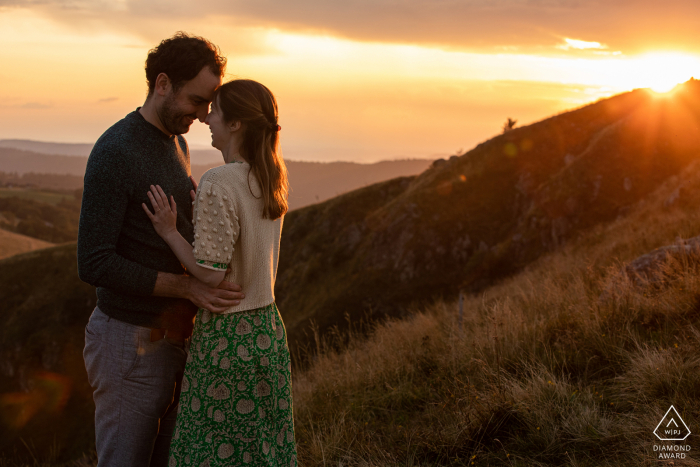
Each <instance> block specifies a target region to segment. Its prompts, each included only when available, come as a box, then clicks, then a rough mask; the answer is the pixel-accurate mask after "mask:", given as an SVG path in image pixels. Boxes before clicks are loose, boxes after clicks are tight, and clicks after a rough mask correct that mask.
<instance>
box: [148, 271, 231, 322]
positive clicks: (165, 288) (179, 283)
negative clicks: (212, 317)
mask: <svg viewBox="0 0 700 467" xmlns="http://www.w3.org/2000/svg"><path fill="white" fill-rule="evenodd" d="M153 295H157V296H159V297H178V298H186V299H188V300H189V301H191V302H192V303H194V304H195V305H197V306H198V307H199V308H205V309H207V310H209V311H211V312H212V313H221V312H223V311H226V310H227V309H228V308H230V307H232V306H236V305H238V304H239V303H241V300H242V299H243V298H245V295H244V294H243V293H242V292H241V286H239V285H237V284H234V283H233V282H227V281H223V282H222V283H221V284H219V286H218V287H216V288H213V287H209V286H208V285H206V284H204V283H202V282H200V281H199V280H197V278H196V277H191V276H181V275H178V274H170V273H167V272H159V273H158V278H157V279H156V284H155V287H154V289H153Z"/></svg>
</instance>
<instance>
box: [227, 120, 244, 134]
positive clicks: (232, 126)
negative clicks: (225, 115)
mask: <svg viewBox="0 0 700 467" xmlns="http://www.w3.org/2000/svg"><path fill="white" fill-rule="evenodd" d="M241 126H242V124H241V121H240V120H234V121H233V122H231V123H229V124H228V128H229V131H230V132H231V133H234V132H236V131H238V130H240V129H241Z"/></svg>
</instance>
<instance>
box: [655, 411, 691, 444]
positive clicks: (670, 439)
mask: <svg viewBox="0 0 700 467" xmlns="http://www.w3.org/2000/svg"><path fill="white" fill-rule="evenodd" d="M671 410H673V413H674V414H675V415H676V417H678V420H680V421H681V423H682V424H683V427H684V428H685V429H686V431H687V433H686V434H685V436H684V437H682V438H662V437H661V436H659V434H658V433H657V432H656V430H658V429H659V427H660V426H661V424H662V423H663V422H664V420H666V416H667V415H668V414H669V412H671ZM671 420H674V421H675V417H673V418H672V419H671ZM669 423H671V422H669ZM654 434H655V435H656V437H657V438H659V440H660V441H685V439H686V438H687V437H688V436H690V428H688V425H686V424H685V421H684V420H683V418H682V417H681V416H680V414H679V413H678V411H677V410H676V408H675V407H674V406H671V407H669V408H668V410H667V411H666V413H665V414H664V416H663V417H661V421H660V422H659V424H658V425H656V428H654Z"/></svg>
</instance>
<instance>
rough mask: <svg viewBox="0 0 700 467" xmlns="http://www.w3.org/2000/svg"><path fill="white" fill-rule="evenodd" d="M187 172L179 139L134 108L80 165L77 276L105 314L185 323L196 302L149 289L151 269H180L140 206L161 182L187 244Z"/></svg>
mask: <svg viewBox="0 0 700 467" xmlns="http://www.w3.org/2000/svg"><path fill="white" fill-rule="evenodd" d="M189 175H190V156H189V151H188V148H187V143H186V141H185V139H184V138H183V137H182V136H167V135H165V134H164V133H163V132H162V131H160V130H159V129H158V128H156V127H155V126H154V125H152V124H150V123H148V122H147V121H146V120H145V119H144V118H143V116H142V115H141V114H140V113H139V112H138V109H137V110H136V111H134V112H131V113H130V114H128V115H127V116H126V117H124V119H122V120H120V121H119V122H117V123H116V124H114V125H113V126H112V127H111V128H110V129H108V130H107V131H105V132H104V134H103V135H102V136H101V137H100V139H98V140H97V143H95V147H94V148H93V149H92V152H91V153H90V158H89V159H88V163H87V169H86V170H85V182H84V191H83V203H82V207H81V210H80V227H79V231H78V274H79V275H80V279H81V280H83V281H84V282H87V283H88V284H92V285H94V286H96V287H97V306H98V307H99V308H100V310H102V311H104V312H105V313H106V314H107V315H109V316H111V317H112V318H114V319H118V320H120V321H125V322H127V323H131V324H135V325H139V326H146V327H151V328H163V327H169V328H170V327H174V326H177V327H180V326H188V325H189V324H190V323H191V322H192V318H193V317H194V314H195V313H196V311H197V308H196V306H194V305H193V304H192V303H191V302H190V301H189V300H184V299H178V298H167V297H156V296H153V295H151V294H152V293H153V289H154V286H155V283H156V277H157V275H158V271H163V272H169V273H173V274H184V269H183V267H182V265H181V264H180V261H179V260H178V259H177V256H175V254H174V253H173V252H172V251H171V250H170V247H169V246H168V245H167V243H165V241H164V240H163V239H161V238H160V237H159V236H158V234H157V233H156V231H155V229H154V228H153V225H152V224H151V221H150V220H149V219H148V217H147V216H146V213H145V212H144V211H143V208H142V207H141V203H146V205H147V206H148V207H149V208H151V203H150V201H149V199H148V196H147V194H146V193H147V192H148V191H149V187H150V186H151V185H154V186H155V185H160V186H161V187H162V188H163V191H164V192H165V194H166V195H168V197H170V195H173V196H174V197H175V202H176V203H177V230H178V231H179V232H180V233H181V234H182V236H183V237H184V238H185V239H186V240H187V241H188V242H190V243H192V242H193V241H194V230H193V227H192V200H191V198H190V190H191V189H192V183H191V182H190V180H189ZM151 210H152V208H151Z"/></svg>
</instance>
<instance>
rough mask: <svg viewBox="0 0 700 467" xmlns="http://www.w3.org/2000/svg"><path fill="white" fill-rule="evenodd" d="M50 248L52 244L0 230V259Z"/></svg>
mask: <svg viewBox="0 0 700 467" xmlns="http://www.w3.org/2000/svg"><path fill="white" fill-rule="evenodd" d="M51 246H53V244H52V243H49V242H44V241H42V240H37V239H36V238H32V237H27V236H26V235H21V234H16V233H14V232H8V231H7V230H3V229H0V259H3V258H8V257H10V256H13V255H17V254H20V253H26V252H29V251H34V250H40V249H42V248H48V247H51Z"/></svg>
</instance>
